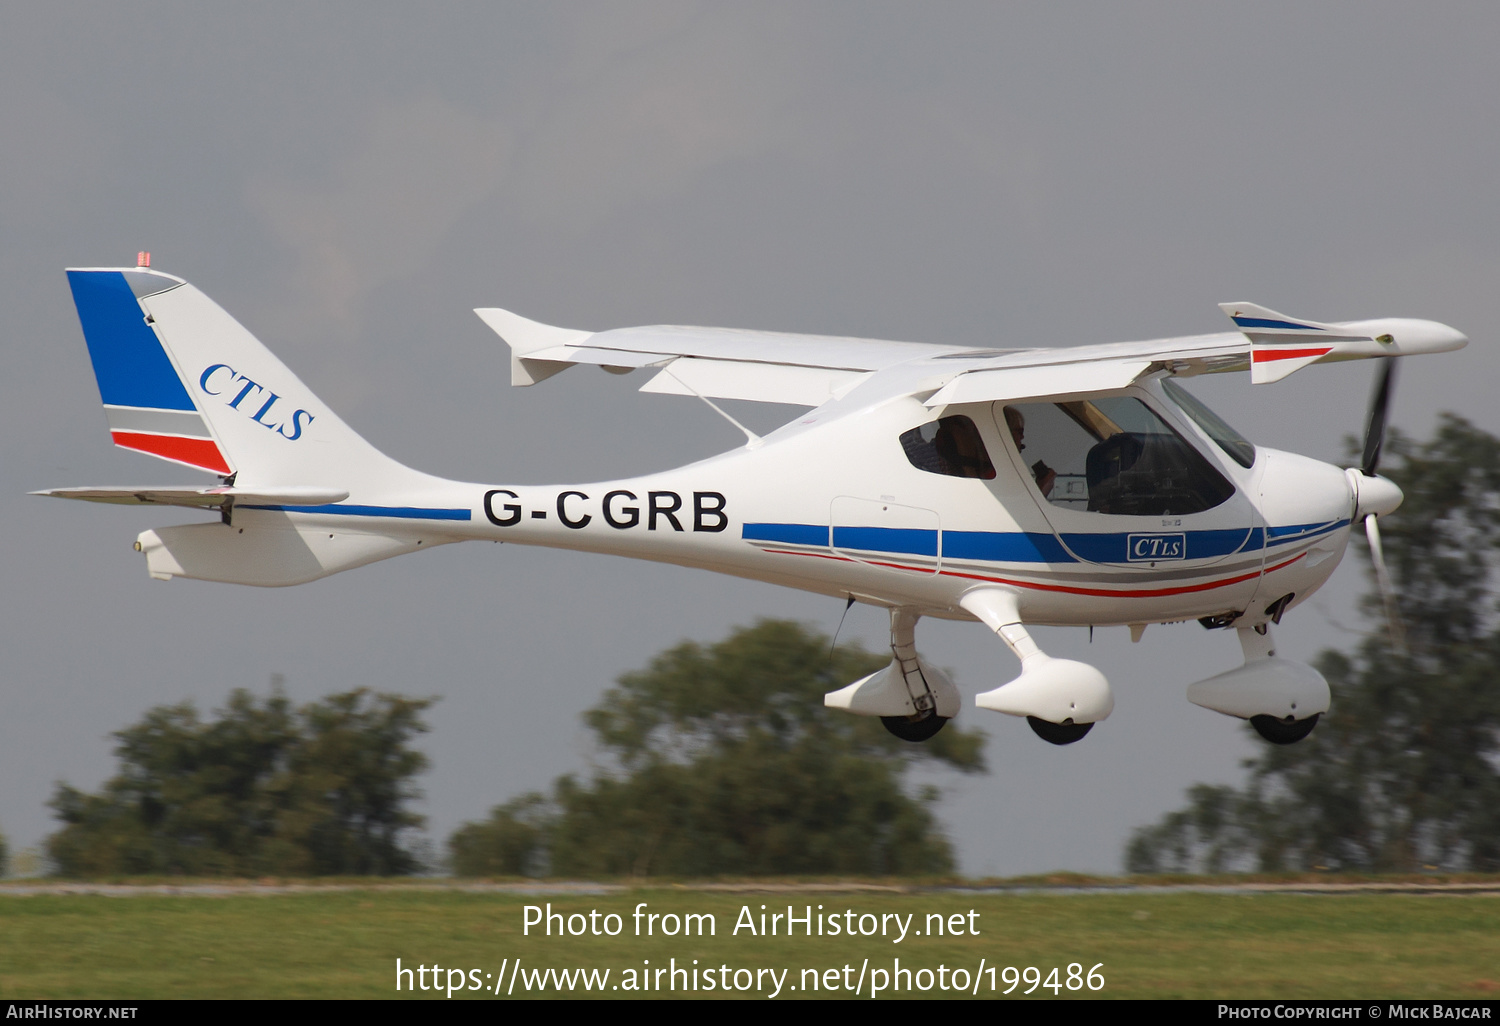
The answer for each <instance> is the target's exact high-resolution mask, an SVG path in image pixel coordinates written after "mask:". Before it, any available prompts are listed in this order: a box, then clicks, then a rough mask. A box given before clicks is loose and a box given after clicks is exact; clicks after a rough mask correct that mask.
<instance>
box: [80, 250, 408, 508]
mask: <svg viewBox="0 0 1500 1026" xmlns="http://www.w3.org/2000/svg"><path fill="white" fill-rule="evenodd" d="M68 281H69V283H70V284H71V285H72V288H73V300H74V303H75V304H76V305H77V307H78V319H79V321H80V322H81V323H82V325H83V335H84V339H85V340H86V341H87V343H88V347H89V357H90V359H91V360H92V361H93V365H94V376H95V378H96V379H97V380H98V383H99V395H100V398H101V399H103V401H104V409H105V413H106V414H107V415H108V417H109V430H110V435H111V437H112V438H113V439H114V442H115V444H116V445H119V446H122V447H124V448H127V449H134V450H136V451H138V452H145V453H149V454H151V455H152V456H158V457H160V458H162V459H165V460H170V461H172V462H174V463H181V464H185V465H187V466H190V467H196V468H197V469H199V470H207V471H210V472H212V473H215V474H219V475H222V476H224V477H230V476H234V477H235V483H236V484H237V485H239V486H241V487H244V486H247V485H254V486H257V487H267V486H271V487H276V486H314V487H320V488H331V489H338V490H343V491H353V490H355V487H356V486H357V485H359V484H373V483H376V482H380V483H382V484H384V483H396V482H398V481H400V480H401V479H402V478H404V477H407V476H409V475H414V474H415V472H414V471H411V470H409V469H407V468H406V467H404V466H402V465H401V464H399V463H397V462H396V461H394V460H392V459H390V458H389V457H387V456H385V455H384V454H382V453H381V452H380V451H379V450H377V449H375V448H374V447H373V446H371V445H370V444H369V443H368V442H366V441H365V440H364V439H363V438H361V437H360V436H359V435H358V434H356V433H355V432H354V431H353V430H352V429H351V428H350V427H349V426H348V425H347V424H345V423H344V422H343V421H342V420H340V419H339V417H338V416H337V415H336V414H335V413H334V412H333V411H332V410H330V409H328V408H327V407H326V406H324V405H323V404H322V403H321V402H320V401H319V400H318V398H317V397H316V396H314V395H313V394H312V392H311V391H310V390H309V389H308V388H307V386H306V385H304V384H302V382H301V381H299V380H298V379H297V376H296V375H294V374H293V373H292V372H291V371H290V370H288V369H287V368H286V366H285V365H284V364H282V362H281V361H280V360H278V359H277V358H276V357H275V356H273V355H272V354H271V353H270V351H269V350H267V349H266V347H265V346H263V345H261V343H260V342H259V341H258V340H257V339H256V338H255V336H253V335H251V334H250V332H248V331H246V330H245V328H244V327H242V326H241V325H240V323H239V322H238V321H236V320H235V319H234V318H233V317H231V316H229V314H227V313H225V312H224V310H223V309H222V308H221V307H220V306H219V305H218V304H217V303H215V302H214V301H213V300H211V299H209V298H208V297H207V296H206V295H204V294H203V293H202V292H200V291H199V290H198V289H196V288H194V287H193V286H192V285H190V284H188V283H187V282H185V281H183V280H182V279H181V278H176V277H173V276H172V275H169V274H162V273H161V272H159V271H151V270H146V269H144V268H128V269H124V268H122V269H113V268H84V269H71V270H69V271H68Z"/></svg>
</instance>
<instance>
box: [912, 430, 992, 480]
mask: <svg viewBox="0 0 1500 1026" xmlns="http://www.w3.org/2000/svg"><path fill="white" fill-rule="evenodd" d="M901 448H902V449H903V450H905V452H906V458H907V459H908V460H910V461H911V465H912V466H914V467H916V468H917V469H918V470H925V471H927V472H928V473H929V474H946V475H947V476H948V477H979V478H983V479H984V480H986V481H988V480H990V479H991V478H993V477H994V476H995V465H994V464H993V463H991V462H990V454H989V453H988V452H986V451H985V448H984V440H983V439H982V438H980V437H979V429H978V428H977V427H975V426H974V422H973V421H972V420H970V419H969V418H968V417H944V418H942V419H941V420H934V421H931V422H929V423H926V424H923V425H922V426H921V427H914V428H912V429H911V430H910V431H906V432H903V433H902V435H901Z"/></svg>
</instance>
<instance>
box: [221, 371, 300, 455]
mask: <svg viewBox="0 0 1500 1026" xmlns="http://www.w3.org/2000/svg"><path fill="white" fill-rule="evenodd" d="M198 387H199V388H201V389H203V391H205V392H207V393H208V394H209V395H217V396H223V397H224V404H225V405H226V406H228V407H229V408H230V409H232V410H239V411H240V412H241V413H243V414H245V416H247V417H249V418H250V419H251V420H253V421H255V423H257V424H259V425H260V426H261V427H264V428H269V429H270V430H272V431H274V432H276V433H277V434H278V435H280V436H281V437H282V438H285V439H287V440H288V441H292V442H295V441H296V440H297V439H299V438H301V437H302V429H303V428H305V427H307V425H309V424H311V423H312V422H313V415H312V414H311V413H308V412H307V411H306V410H293V411H292V415H291V416H290V417H287V416H286V411H285V409H284V408H283V409H282V410H281V411H279V412H278V411H276V410H274V409H273V408H274V407H275V406H276V404H277V403H278V402H280V401H281V396H279V395H277V394H276V393H275V392H273V391H271V390H270V389H269V388H267V387H266V386H264V385H262V384H261V383H260V382H258V381H251V380H250V379H249V378H247V377H246V376H245V375H243V374H241V373H239V372H238V371H236V370H235V369H234V368H233V367H231V366H229V364H227V363H216V364H214V365H213V366H212V367H210V368H208V369H207V370H205V371H204V372H203V373H202V375H200V376H199V378H198ZM252 392H253V393H255V395H254V396H253V397H252V396H251V393H252ZM246 399H249V400H250V401H249V402H248V403H245V400H246ZM241 403H245V405H244V406H241V405H240V404H241ZM251 410H255V412H254V413H251V412H250V411H251Z"/></svg>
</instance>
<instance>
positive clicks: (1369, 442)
mask: <svg viewBox="0 0 1500 1026" xmlns="http://www.w3.org/2000/svg"><path fill="white" fill-rule="evenodd" d="M1395 387H1396V358H1395V357H1394V356H1387V357H1386V358H1385V359H1384V360H1383V361H1381V364H1380V376H1379V377H1377V378H1376V379H1375V392H1374V394H1373V395H1372V396H1371V397H1370V413H1369V416H1368V417H1366V418H1365V450H1364V456H1363V458H1361V459H1360V461H1359V469H1360V473H1362V474H1364V475H1365V477H1374V476H1375V468H1376V467H1378V466H1380V447H1381V446H1382V445H1383V444H1385V422H1386V414H1387V413H1388V412H1389V410H1390V405H1391V391H1392V390H1393V389H1394V388H1395ZM1368 522H1369V521H1366V523H1368Z"/></svg>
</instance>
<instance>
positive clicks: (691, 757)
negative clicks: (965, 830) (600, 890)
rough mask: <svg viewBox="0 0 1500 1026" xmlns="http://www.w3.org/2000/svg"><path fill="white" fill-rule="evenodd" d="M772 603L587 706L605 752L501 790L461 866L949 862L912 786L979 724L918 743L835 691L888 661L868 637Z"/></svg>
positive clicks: (589, 869)
mask: <svg viewBox="0 0 1500 1026" xmlns="http://www.w3.org/2000/svg"><path fill="white" fill-rule="evenodd" d="M828 647H829V642H828V638H826V637H824V636H822V635H820V634H817V633H815V632H812V631H809V630H807V629H806V628H804V627H802V626H801V625H799V624H796V623H791V622H788V621H780V620H763V621H761V622H760V623H758V624H756V625H755V626H754V627H750V628H745V629H741V630H739V631H736V632H735V633H734V634H732V635H731V636H730V637H728V638H727V639H725V640H724V641H721V642H719V643H718V644H715V645H709V646H703V645H698V644H696V643H692V642H686V643H684V644H681V645H678V646H677V647H676V648H673V649H670V650H669V651H667V652H664V653H662V654H661V655H659V656H657V657H656V658H655V659H654V660H652V662H651V665H650V666H649V667H648V668H647V669H645V670H642V671H639V672H635V673H628V674H626V675H624V676H623V677H621V678H620V680H619V681H618V686H617V687H614V688H612V689H610V690H609V691H608V692H607V693H606V694H605V696H604V698H603V700H602V701H601V702H600V704H599V705H598V706H596V707H595V708H593V709H591V710H589V712H588V713H587V714H586V715H585V722H586V723H587V724H588V726H589V728H590V729H591V730H592V731H593V732H594V735H595V737H596V738H597V741H598V744H599V747H600V748H601V749H602V751H603V752H605V753H606V754H607V757H608V761H609V763H610V765H609V767H608V769H605V770H600V771H598V772H595V773H594V774H593V776H592V777H591V779H589V780H587V781H583V780H579V779H578V778H576V777H574V776H565V777H562V778H560V779H558V781H557V782H556V784H555V785H554V786H553V789H552V793H551V795H550V796H545V797H544V796H542V795H538V794H531V795H526V796H523V797H522V798H519V799H517V800H515V801H512V802H510V803H507V804H505V805H502V806H499V807H497V808H496V809H495V810H494V811H493V812H492V813H491V815H490V818H489V819H488V820H485V821H483V822H479V823H470V824H467V825H465V826H464V827H462V828H460V829H459V830H458V831H457V832H456V833H455V834H454V835H453V837H452V839H451V840H450V841H449V851H450V854H451V857H452V862H453V865H454V868H455V871H457V872H458V873H460V874H463V875H469V874H486V873H527V872H531V873H536V872H541V871H543V870H545V871H547V872H550V873H553V874H557V875H590V876H592V875H610V876H616V875H633V876H646V875H672V876H712V875H719V874H737V875H740V874H743V875H766V874H797V873H875V874H887V873H902V874H914V873H917V874H936V873H945V872H949V871H951V869H952V867H953V854H952V849H951V848H950V846H949V844H948V842H947V840H946V839H945V838H944V837H943V836H942V833H941V832H940V830H939V829H938V826H937V824H936V821H935V820H934V818H933V815H932V812H931V805H932V803H933V802H934V801H935V800H936V797H937V794H936V791H935V790H934V789H932V788H924V789H923V790H922V791H921V792H920V793H919V794H918V795H917V796H916V797H913V796H911V795H910V794H908V793H907V791H906V789H905V787H904V786H903V785H904V776H905V771H906V769H907V767H908V766H909V765H910V764H912V763H914V762H916V761H919V760H928V761H931V762H933V763H936V764H941V765H945V766H948V767H951V768H954V769H958V770H961V771H964V772H981V771H982V770H983V768H984V764H983V754H982V747H983V736H982V735H980V734H978V733H974V732H968V731H963V730H959V729H957V728H955V727H954V726H952V725H949V726H948V727H947V728H945V729H944V730H943V731H942V732H941V733H940V734H938V735H937V736H936V737H935V738H933V739H932V740H931V741H929V742H927V743H925V744H922V745H913V744H909V743H907V742H904V741H899V740H897V739H895V738H894V737H892V736H891V735H890V734H889V733H887V732H886V731H885V729H884V728H883V727H882V726H881V724H880V722H879V721H878V720H873V719H870V718H867V717H856V716H849V715H847V714H845V713H841V712H835V711H830V710H827V709H825V708H824V707H823V693H824V692H826V691H831V690H833V689H835V688H837V687H841V686H843V685H844V684H847V683H849V682H850V681H853V680H856V679H858V678H859V677H862V676H864V675H865V674H868V673H871V672H873V671H875V670H877V669H879V668H880V667H882V666H884V665H885V664H886V663H887V662H888V661H889V656H886V655H884V654H881V655H872V654H870V653H868V652H865V651H863V650H862V649H860V648H858V647H846V648H842V649H840V650H838V651H837V652H836V653H835V654H834V655H833V656H832V657H830V655H829V651H828Z"/></svg>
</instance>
